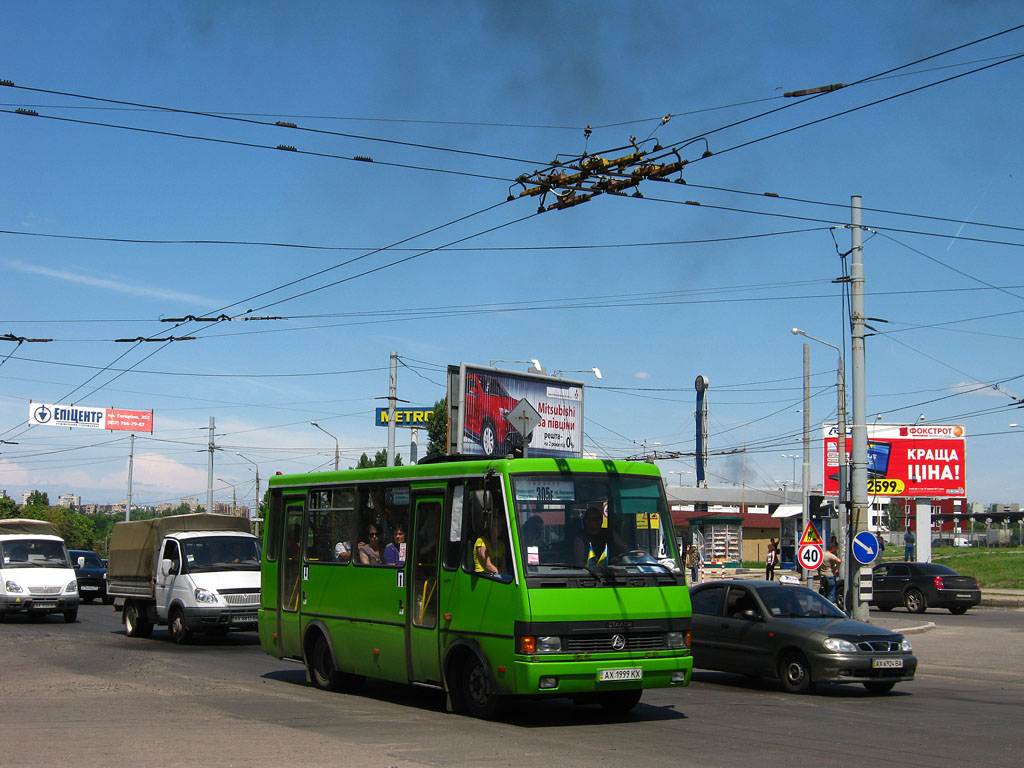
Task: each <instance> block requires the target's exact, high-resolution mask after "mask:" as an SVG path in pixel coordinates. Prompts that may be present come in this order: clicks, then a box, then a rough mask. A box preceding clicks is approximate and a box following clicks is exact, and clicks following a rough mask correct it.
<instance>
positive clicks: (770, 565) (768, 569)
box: [764, 541, 779, 581]
mask: <svg viewBox="0 0 1024 768" xmlns="http://www.w3.org/2000/svg"><path fill="white" fill-rule="evenodd" d="M778 559H779V555H778V553H777V552H776V551H775V543H774V542H771V541H770V542H768V554H767V555H765V558H764V577H765V579H767V580H768V581H772V580H774V579H775V564H776V563H777V562H778Z"/></svg>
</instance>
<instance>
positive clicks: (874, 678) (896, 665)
mask: <svg viewBox="0 0 1024 768" xmlns="http://www.w3.org/2000/svg"><path fill="white" fill-rule="evenodd" d="M690 602H691V604H692V606H693V641H692V645H691V647H692V649H693V665H694V667H695V668H700V669H714V670H719V671H722V672H735V673H738V674H742V675H752V676H758V677H773V678H779V679H780V680H782V685H783V687H784V688H785V689H786V690H787V691H790V692H791V693H806V692H807V691H809V690H811V689H812V688H813V687H814V685H815V684H816V683H862V684H863V685H864V687H865V688H867V689H868V691H870V692H871V693H874V694H878V693H885V692H886V691H889V690H890V689H892V687H893V686H894V685H895V684H896V683H898V682H902V681H906V680H913V679H914V673H915V671H916V670H917V657H915V656H914V655H913V649H912V648H911V645H910V641H909V640H907V639H906V638H904V637H903V636H902V635H900V634H897V633H895V632H890V631H888V630H886V629H881V628H880V627H874V626H871V625H870V624H865V623H864V622H861V621H854V620H853V619H850V618H847V616H846V614H844V613H843V612H842V611H840V610H839V609H838V608H837V607H836V606H834V605H833V604H832V603H830V602H829V601H828V600H826V599H825V598H824V597H822V596H821V595H819V594H818V593H817V592H815V591H814V590H811V589H808V588H807V587H804V586H802V585H797V584H783V583H781V582H778V581H733V582H729V581H718V582H708V583H705V584H698V585H697V586H695V587H693V588H692V589H691V590H690Z"/></svg>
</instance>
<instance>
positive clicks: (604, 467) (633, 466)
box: [270, 456, 661, 488]
mask: <svg viewBox="0 0 1024 768" xmlns="http://www.w3.org/2000/svg"><path fill="white" fill-rule="evenodd" d="M488 469H493V470H494V471H495V472H497V473H499V474H506V473H510V474H511V473H520V472H524V473H525V472H572V473H598V474H613V475H648V476H654V477H660V476H661V473H660V472H659V471H658V468H657V466H655V465H654V464H651V463H648V462H645V461H615V460H612V459H548V458H540V459H533V458H530V459H507V458H502V459H488V458H485V457H483V456H480V457H466V456H459V457H452V459H451V460H448V461H445V460H437V459H432V460H431V461H429V462H427V463H423V464H411V465H408V466H400V467H371V468H369V469H342V470H338V471H337V472H335V471H333V470H329V471H326V472H305V473H299V474H292V475H272V476H271V478H270V487H271V488H273V487H275V486H280V487H284V486H308V485H322V484H324V483H334V482H358V481H364V482H369V481H374V480H408V481H415V480H418V479H422V480H427V479H431V478H437V477H460V476H463V475H477V474H480V475H482V474H484V473H485V472H486V471H487V470H488Z"/></svg>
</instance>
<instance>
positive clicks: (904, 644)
mask: <svg viewBox="0 0 1024 768" xmlns="http://www.w3.org/2000/svg"><path fill="white" fill-rule="evenodd" d="M900 650H901V651H903V652H904V653H910V652H911V651H913V650H914V649H913V648H912V647H911V646H910V641H909V640H907V638H905V637H904V638H903V639H902V640H900Z"/></svg>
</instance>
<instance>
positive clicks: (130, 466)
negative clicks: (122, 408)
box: [124, 432, 135, 520]
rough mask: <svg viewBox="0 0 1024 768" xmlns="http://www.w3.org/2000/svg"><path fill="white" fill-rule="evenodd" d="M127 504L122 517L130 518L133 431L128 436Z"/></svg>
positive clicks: (133, 460)
mask: <svg viewBox="0 0 1024 768" xmlns="http://www.w3.org/2000/svg"><path fill="white" fill-rule="evenodd" d="M128 438H129V439H128V446H129V447H128V504H127V505H125V510H124V519H125V520H131V519H132V466H133V465H134V463H135V433H134V432H133V433H132V434H131V435H129V436H128Z"/></svg>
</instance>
